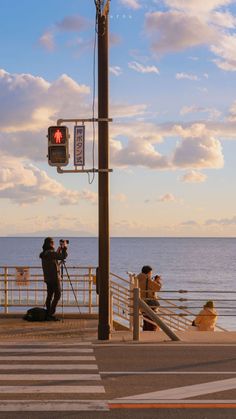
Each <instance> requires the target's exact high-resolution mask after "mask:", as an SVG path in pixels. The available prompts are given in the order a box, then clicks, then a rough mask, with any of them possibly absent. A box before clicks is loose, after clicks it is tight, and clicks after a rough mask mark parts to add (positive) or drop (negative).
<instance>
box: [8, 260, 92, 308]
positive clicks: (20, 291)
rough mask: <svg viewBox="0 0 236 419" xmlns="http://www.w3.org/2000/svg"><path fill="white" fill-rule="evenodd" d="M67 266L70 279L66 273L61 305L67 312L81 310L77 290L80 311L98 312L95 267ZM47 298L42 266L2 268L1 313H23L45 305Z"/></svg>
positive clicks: (59, 305)
mask: <svg viewBox="0 0 236 419" xmlns="http://www.w3.org/2000/svg"><path fill="white" fill-rule="evenodd" d="M67 269H68V273H69V276H70V280H71V282H70V281H69V280H68V277H67V275H66V272H64V276H63V282H62V285H63V286H62V291H63V292H62V298H61V300H60V302H59V304H58V307H62V306H63V308H65V310H66V311H73V312H75V311H78V307H77V302H76V300H75V297H74V293H73V289H74V292H75V294H76V296H77V300H78V303H79V311H80V312H81V313H88V314H92V313H97V311H98V296H97V294H96V280H95V278H96V275H95V273H96V268H95V267H78V266H67ZM72 287H73V289H72ZM45 299H46V284H45V283H44V280H43V273H42V268H41V267H38V266H30V267H23V266H20V267H19V266H3V267H0V307H1V311H2V312H4V313H11V312H13V311H14V312H16V311H17V312H23V311H24V310H25V308H27V307H32V306H34V307H37V306H43V305H44V303H45ZM23 309H24V310H23Z"/></svg>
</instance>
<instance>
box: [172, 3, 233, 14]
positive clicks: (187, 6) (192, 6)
mask: <svg viewBox="0 0 236 419" xmlns="http://www.w3.org/2000/svg"><path fill="white" fill-rule="evenodd" d="M164 1H165V3H166V5H167V6H170V7H172V8H175V9H178V10H183V11H185V12H192V13H194V14H196V13H207V12H211V11H212V10H215V9H217V8H219V7H222V6H227V5H228V4H230V3H232V1H233V0H198V1H196V0H164Z"/></svg>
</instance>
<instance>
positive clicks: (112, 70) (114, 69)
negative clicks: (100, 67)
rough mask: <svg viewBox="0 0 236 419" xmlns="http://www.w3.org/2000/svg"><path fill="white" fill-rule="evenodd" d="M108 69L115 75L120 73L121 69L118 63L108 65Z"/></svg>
mask: <svg viewBox="0 0 236 419" xmlns="http://www.w3.org/2000/svg"><path fill="white" fill-rule="evenodd" d="M109 71H110V73H111V74H113V75H114V76H117V77H118V76H120V75H121V74H122V69H121V68H120V67H119V66H118V65H115V66H111V67H109Z"/></svg>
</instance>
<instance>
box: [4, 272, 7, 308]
mask: <svg viewBox="0 0 236 419" xmlns="http://www.w3.org/2000/svg"><path fill="white" fill-rule="evenodd" d="M4 312H5V314H7V313H8V268H6V267H5V268H4Z"/></svg>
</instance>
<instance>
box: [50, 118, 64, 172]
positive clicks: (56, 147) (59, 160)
mask: <svg viewBox="0 0 236 419" xmlns="http://www.w3.org/2000/svg"><path fill="white" fill-rule="evenodd" d="M68 163H69V130H68V128H67V127H65V126H54V127H49V128H48V164H49V165H50V166H67V164H68Z"/></svg>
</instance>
